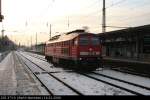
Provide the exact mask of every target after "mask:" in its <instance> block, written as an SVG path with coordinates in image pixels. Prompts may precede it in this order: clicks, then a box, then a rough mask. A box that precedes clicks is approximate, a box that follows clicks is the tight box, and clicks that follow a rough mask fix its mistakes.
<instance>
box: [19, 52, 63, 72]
mask: <svg viewBox="0 0 150 100" xmlns="http://www.w3.org/2000/svg"><path fill="white" fill-rule="evenodd" d="M21 54H22V55H23V56H25V57H27V58H28V59H30V60H31V61H33V62H35V63H36V64H37V65H39V66H42V68H43V69H45V70H46V71H47V72H57V71H64V69H63V68H56V67H54V66H53V65H52V64H50V63H48V62H46V61H42V60H40V59H38V58H35V57H32V56H29V55H26V54H25V53H22V52H21Z"/></svg>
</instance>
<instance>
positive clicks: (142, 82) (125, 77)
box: [95, 69, 150, 88]
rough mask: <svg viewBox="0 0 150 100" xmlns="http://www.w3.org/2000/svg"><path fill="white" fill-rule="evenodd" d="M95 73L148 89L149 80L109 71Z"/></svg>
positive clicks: (149, 85)
mask: <svg viewBox="0 0 150 100" xmlns="http://www.w3.org/2000/svg"><path fill="white" fill-rule="evenodd" d="M95 72H96V73H100V74H104V75H107V76H111V77H114V78H117V79H121V80H124V81H128V82H131V83H135V84H138V85H141V86H146V87H149V88H150V78H146V77H141V76H136V75H131V74H127V73H121V72H117V71H113V70H109V69H106V70H103V71H95Z"/></svg>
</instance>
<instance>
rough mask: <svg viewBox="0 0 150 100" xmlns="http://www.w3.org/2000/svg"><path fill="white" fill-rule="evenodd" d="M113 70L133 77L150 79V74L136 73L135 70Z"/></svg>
mask: <svg viewBox="0 0 150 100" xmlns="http://www.w3.org/2000/svg"><path fill="white" fill-rule="evenodd" d="M111 70H114V71H118V72H122V73H126V74H132V75H137V76H141V77H147V78H150V74H144V73H138V72H135V71H133V70H130V69H129V68H126V69H120V68H111Z"/></svg>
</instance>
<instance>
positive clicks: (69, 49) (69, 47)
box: [45, 30, 102, 70]
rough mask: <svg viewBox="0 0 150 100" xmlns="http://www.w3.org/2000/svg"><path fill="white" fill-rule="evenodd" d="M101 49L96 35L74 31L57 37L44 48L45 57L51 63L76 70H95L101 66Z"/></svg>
mask: <svg viewBox="0 0 150 100" xmlns="http://www.w3.org/2000/svg"><path fill="white" fill-rule="evenodd" d="M101 54H102V47H101V44H100V40H99V38H98V36H97V35H96V34H92V33H87V32H85V31H84V30H75V31H72V32H68V33H66V34H62V35H58V36H55V37H53V38H51V40H50V41H49V42H47V43H46V46H45V57H46V59H47V60H48V61H51V62H53V63H56V64H57V63H61V64H63V65H68V67H69V66H70V67H73V66H72V65H75V66H74V67H76V68H77V69H82V68H83V69H88V70H90V69H96V68H98V67H100V65H101V59H102V57H101Z"/></svg>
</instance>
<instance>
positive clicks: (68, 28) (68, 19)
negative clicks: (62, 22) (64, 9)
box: [68, 16, 70, 29]
mask: <svg viewBox="0 0 150 100" xmlns="http://www.w3.org/2000/svg"><path fill="white" fill-rule="evenodd" d="M69 27H70V21H69V16H68V29H69Z"/></svg>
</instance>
